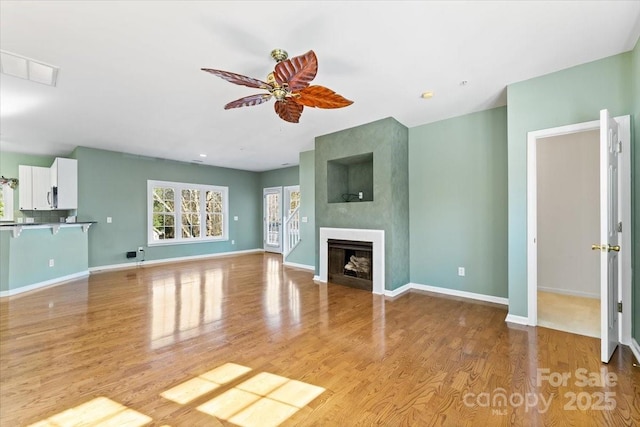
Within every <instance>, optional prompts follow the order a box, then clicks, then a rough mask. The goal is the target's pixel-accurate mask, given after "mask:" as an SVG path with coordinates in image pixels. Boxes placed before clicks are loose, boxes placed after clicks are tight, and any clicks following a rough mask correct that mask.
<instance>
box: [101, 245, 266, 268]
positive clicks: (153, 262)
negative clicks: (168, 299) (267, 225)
mask: <svg viewBox="0 0 640 427" xmlns="http://www.w3.org/2000/svg"><path fill="white" fill-rule="evenodd" d="M262 252H264V249H247V250H244V251H234V252H218V253H215V254H204V255H192V256H184V257H176V258H163V259H154V260H149V261H136V262H126V263H123V264H111V265H99V266H96V267H89V271H90V272H91V273H97V272H99V271H106V270H122V269H125V268H133V267H144V266H146V265H157V264H169V263H172V262H183V261H196V260H199V259H208V258H218V257H223V256H233V255H244V254H252V253H262Z"/></svg>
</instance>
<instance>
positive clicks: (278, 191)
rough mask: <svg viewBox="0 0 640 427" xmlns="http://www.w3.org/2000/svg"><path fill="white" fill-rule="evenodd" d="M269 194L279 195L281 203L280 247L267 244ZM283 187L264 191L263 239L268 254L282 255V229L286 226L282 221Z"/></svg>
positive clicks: (264, 189)
mask: <svg viewBox="0 0 640 427" xmlns="http://www.w3.org/2000/svg"><path fill="white" fill-rule="evenodd" d="M267 194H278V195H279V197H278V200H279V201H280V212H279V215H278V217H279V220H280V229H279V233H280V234H279V236H278V242H279V245H278V246H274V245H268V244H267V233H268V230H267ZM282 218H283V216H282V187H268V188H263V189H262V237H263V248H264V250H265V251H267V252H275V253H278V254H281V253H282V227H283V225H284V221H283V220H282Z"/></svg>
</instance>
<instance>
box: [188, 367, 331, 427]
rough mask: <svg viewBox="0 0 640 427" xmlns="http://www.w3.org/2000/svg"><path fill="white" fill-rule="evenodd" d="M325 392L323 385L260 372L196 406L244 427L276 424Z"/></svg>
mask: <svg viewBox="0 0 640 427" xmlns="http://www.w3.org/2000/svg"><path fill="white" fill-rule="evenodd" d="M324 391H325V389H324V388H322V387H318V386H315V385H312V384H307V383H304V382H302V381H296V380H291V379H289V378H286V377H282V376H279V375H274V374H270V373H268V372H261V373H259V374H257V375H255V376H254V377H252V378H250V379H248V380H247V381H244V382H243V383H241V384H238V385H237V386H236V387H234V388H232V389H230V390H228V391H226V392H224V393H222V394H221V395H219V396H217V397H215V398H213V399H211V400H209V401H208V402H206V403H204V404H202V405H200V406H198V408H197V409H198V410H199V411H201V412H204V413H206V414H209V415H212V416H214V417H217V418H220V419H223V420H227V421H230V422H232V423H234V424H236V425H238V426H242V427H253V426H261V427H262V426H277V425H279V424H281V423H282V422H284V421H285V420H287V419H288V418H289V417H291V416H292V415H293V414H295V413H296V412H298V411H299V410H300V409H301V408H303V407H304V406H305V405H307V404H309V403H310V402H311V401H312V400H313V399H315V398H316V397H318V396H320V395H321V394H322V393H323V392H324Z"/></svg>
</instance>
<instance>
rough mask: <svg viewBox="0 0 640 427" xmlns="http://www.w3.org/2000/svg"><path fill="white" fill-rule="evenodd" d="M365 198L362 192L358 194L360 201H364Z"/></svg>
mask: <svg viewBox="0 0 640 427" xmlns="http://www.w3.org/2000/svg"><path fill="white" fill-rule="evenodd" d="M363 198H364V194H362V191H360V192H359V193H358V199H360V200H362V199H363Z"/></svg>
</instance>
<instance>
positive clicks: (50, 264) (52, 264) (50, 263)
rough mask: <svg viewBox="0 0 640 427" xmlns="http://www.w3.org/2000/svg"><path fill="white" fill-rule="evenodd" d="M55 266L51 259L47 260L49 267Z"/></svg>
mask: <svg viewBox="0 0 640 427" xmlns="http://www.w3.org/2000/svg"><path fill="white" fill-rule="evenodd" d="M54 265H55V261H54V260H53V258H51V259H50V260H49V267H53V266H54Z"/></svg>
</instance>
